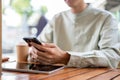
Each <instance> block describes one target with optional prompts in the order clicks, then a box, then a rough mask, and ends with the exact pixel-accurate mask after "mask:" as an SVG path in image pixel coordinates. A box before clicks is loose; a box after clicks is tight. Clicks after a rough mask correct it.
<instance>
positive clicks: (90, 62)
mask: <svg viewBox="0 0 120 80" xmlns="http://www.w3.org/2000/svg"><path fill="white" fill-rule="evenodd" d="M38 39H39V40H40V41H42V42H48V43H55V44H56V45H57V46H59V47H60V48H61V49H63V50H65V51H67V52H68V53H69V54H70V55H71V56H70V60H69V62H68V64H67V66H70V67H81V68H82V67H112V68H116V67H117V65H118V62H119V61H120V52H119V44H118V23H117V21H116V20H115V19H114V18H113V16H112V15H111V14H110V13H109V12H107V11H104V10H99V9H95V8H92V7H91V6H88V7H87V8H86V9H85V10H84V11H82V12H81V13H79V14H73V13H72V12H71V10H68V11H64V12H61V13H59V14H57V15H55V16H54V17H53V19H52V20H51V21H50V22H49V23H48V24H47V25H46V27H45V28H44V29H43V31H42V33H41V34H40V35H39V36H38Z"/></svg>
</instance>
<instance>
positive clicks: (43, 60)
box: [37, 56, 53, 64]
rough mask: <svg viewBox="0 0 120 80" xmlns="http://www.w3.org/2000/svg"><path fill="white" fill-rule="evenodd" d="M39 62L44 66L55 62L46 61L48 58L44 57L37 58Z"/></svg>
mask: <svg viewBox="0 0 120 80" xmlns="http://www.w3.org/2000/svg"><path fill="white" fill-rule="evenodd" d="M37 59H38V60H39V62H40V63H42V64H52V63H53V62H52V61H51V60H49V59H46V58H44V57H41V56H40V57H38V58H37Z"/></svg>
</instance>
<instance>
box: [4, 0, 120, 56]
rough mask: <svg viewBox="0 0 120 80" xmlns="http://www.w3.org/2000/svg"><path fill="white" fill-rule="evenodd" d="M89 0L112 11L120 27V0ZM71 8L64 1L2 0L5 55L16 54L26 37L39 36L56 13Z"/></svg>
mask: <svg viewBox="0 0 120 80" xmlns="http://www.w3.org/2000/svg"><path fill="white" fill-rule="evenodd" d="M85 1H86V3H90V4H91V5H92V6H93V7H97V8H100V9H105V10H108V11H110V12H112V14H113V15H115V17H116V19H117V20H118V21H119V26H118V28H119V29H120V0H85ZM67 9H69V7H68V6H67V5H66V4H65V2H64V0H2V52H3V56H8V55H11V56H13V55H15V46H16V44H18V43H19V42H24V41H23V40H22V38H23V37H27V36H35V37H37V36H38V34H40V32H41V31H42V29H43V28H44V26H45V25H46V24H47V22H48V21H49V20H50V19H51V18H52V17H53V16H54V15H55V14H56V13H59V12H61V11H64V10H67Z"/></svg>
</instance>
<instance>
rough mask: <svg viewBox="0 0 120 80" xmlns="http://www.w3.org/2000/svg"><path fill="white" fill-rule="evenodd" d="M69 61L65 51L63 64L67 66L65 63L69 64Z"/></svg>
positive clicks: (68, 55)
mask: <svg viewBox="0 0 120 80" xmlns="http://www.w3.org/2000/svg"><path fill="white" fill-rule="evenodd" d="M69 59H70V54H68V52H66V51H65V52H64V59H63V60H64V61H63V64H65V65H67V63H68V62H69Z"/></svg>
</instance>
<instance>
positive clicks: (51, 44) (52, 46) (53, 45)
mask: <svg viewBox="0 0 120 80" xmlns="http://www.w3.org/2000/svg"><path fill="white" fill-rule="evenodd" d="M42 45H43V46H44V47H49V48H54V47H56V45H55V44H53V43H43V44H42Z"/></svg>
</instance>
